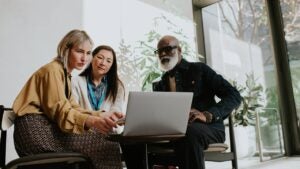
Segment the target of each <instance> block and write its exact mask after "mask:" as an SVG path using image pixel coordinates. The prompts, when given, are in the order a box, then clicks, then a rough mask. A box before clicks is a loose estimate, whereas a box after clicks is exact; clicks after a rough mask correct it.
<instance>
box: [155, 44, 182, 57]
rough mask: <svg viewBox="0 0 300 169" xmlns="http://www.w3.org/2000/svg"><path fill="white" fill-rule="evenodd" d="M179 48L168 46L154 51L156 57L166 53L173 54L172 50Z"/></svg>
mask: <svg viewBox="0 0 300 169" xmlns="http://www.w3.org/2000/svg"><path fill="white" fill-rule="evenodd" d="M176 48H178V46H166V47H163V48H159V49H157V50H156V51H154V54H156V55H161V54H162V53H163V52H165V54H168V55H169V54H172V50H173V49H176Z"/></svg>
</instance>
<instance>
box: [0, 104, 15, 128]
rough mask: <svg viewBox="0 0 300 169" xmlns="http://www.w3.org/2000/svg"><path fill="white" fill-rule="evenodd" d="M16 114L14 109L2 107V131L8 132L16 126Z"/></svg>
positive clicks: (0, 123) (0, 119) (0, 112)
mask: <svg viewBox="0 0 300 169" xmlns="http://www.w3.org/2000/svg"><path fill="white" fill-rule="evenodd" d="M15 116H16V115H15V113H14V112H13V109H12V108H5V107H4V106H3V105H0V129H1V131H6V130H7V129H9V128H10V127H11V126H12V125H13V124H14V119H15Z"/></svg>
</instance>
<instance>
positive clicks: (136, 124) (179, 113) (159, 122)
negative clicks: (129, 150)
mask: <svg viewBox="0 0 300 169" xmlns="http://www.w3.org/2000/svg"><path fill="white" fill-rule="evenodd" d="M192 98H193V93H188V92H129V95H128V103H127V110H126V118H125V124H124V131H123V132H122V133H121V135H122V136H160V135H184V134H185V132H186V128H187V124H188V118H189V112H190V108H191V104H192Z"/></svg>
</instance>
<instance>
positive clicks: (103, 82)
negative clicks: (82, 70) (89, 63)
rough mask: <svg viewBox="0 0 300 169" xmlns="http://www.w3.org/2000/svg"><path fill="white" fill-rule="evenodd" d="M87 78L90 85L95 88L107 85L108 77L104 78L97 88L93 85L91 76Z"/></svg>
mask: <svg viewBox="0 0 300 169" xmlns="http://www.w3.org/2000/svg"><path fill="white" fill-rule="evenodd" d="M87 78H88V80H87V82H88V83H89V84H90V85H92V87H93V88H98V87H100V86H101V85H103V84H105V83H106V76H104V77H103V78H102V79H101V83H100V84H99V85H98V86H95V84H94V83H93V81H92V77H91V75H90V76H88V77H87Z"/></svg>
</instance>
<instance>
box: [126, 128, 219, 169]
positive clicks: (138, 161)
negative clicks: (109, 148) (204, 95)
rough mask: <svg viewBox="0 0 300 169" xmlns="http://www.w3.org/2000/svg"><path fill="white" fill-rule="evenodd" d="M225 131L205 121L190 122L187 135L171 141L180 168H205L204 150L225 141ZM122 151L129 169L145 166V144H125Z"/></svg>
mask: <svg viewBox="0 0 300 169" xmlns="http://www.w3.org/2000/svg"><path fill="white" fill-rule="evenodd" d="M224 141H225V132H224V131H221V130H217V129H215V128H212V127H210V126H209V125H206V124H204V123H200V122H194V123H192V124H189V125H188V127H187V131H186V137H184V138H183V139H180V140H177V141H173V142H171V143H169V147H170V148H173V149H174V150H175V154H176V159H177V164H178V166H179V168H180V169H205V164H204V152H203V151H204V150H205V149H207V147H208V145H209V144H211V143H223V142H224ZM122 151H123V155H124V159H125V162H126V166H127V169H141V168H144V164H145V162H144V160H145V159H144V157H145V156H144V154H145V153H146V152H145V145H144V144H125V145H122Z"/></svg>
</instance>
